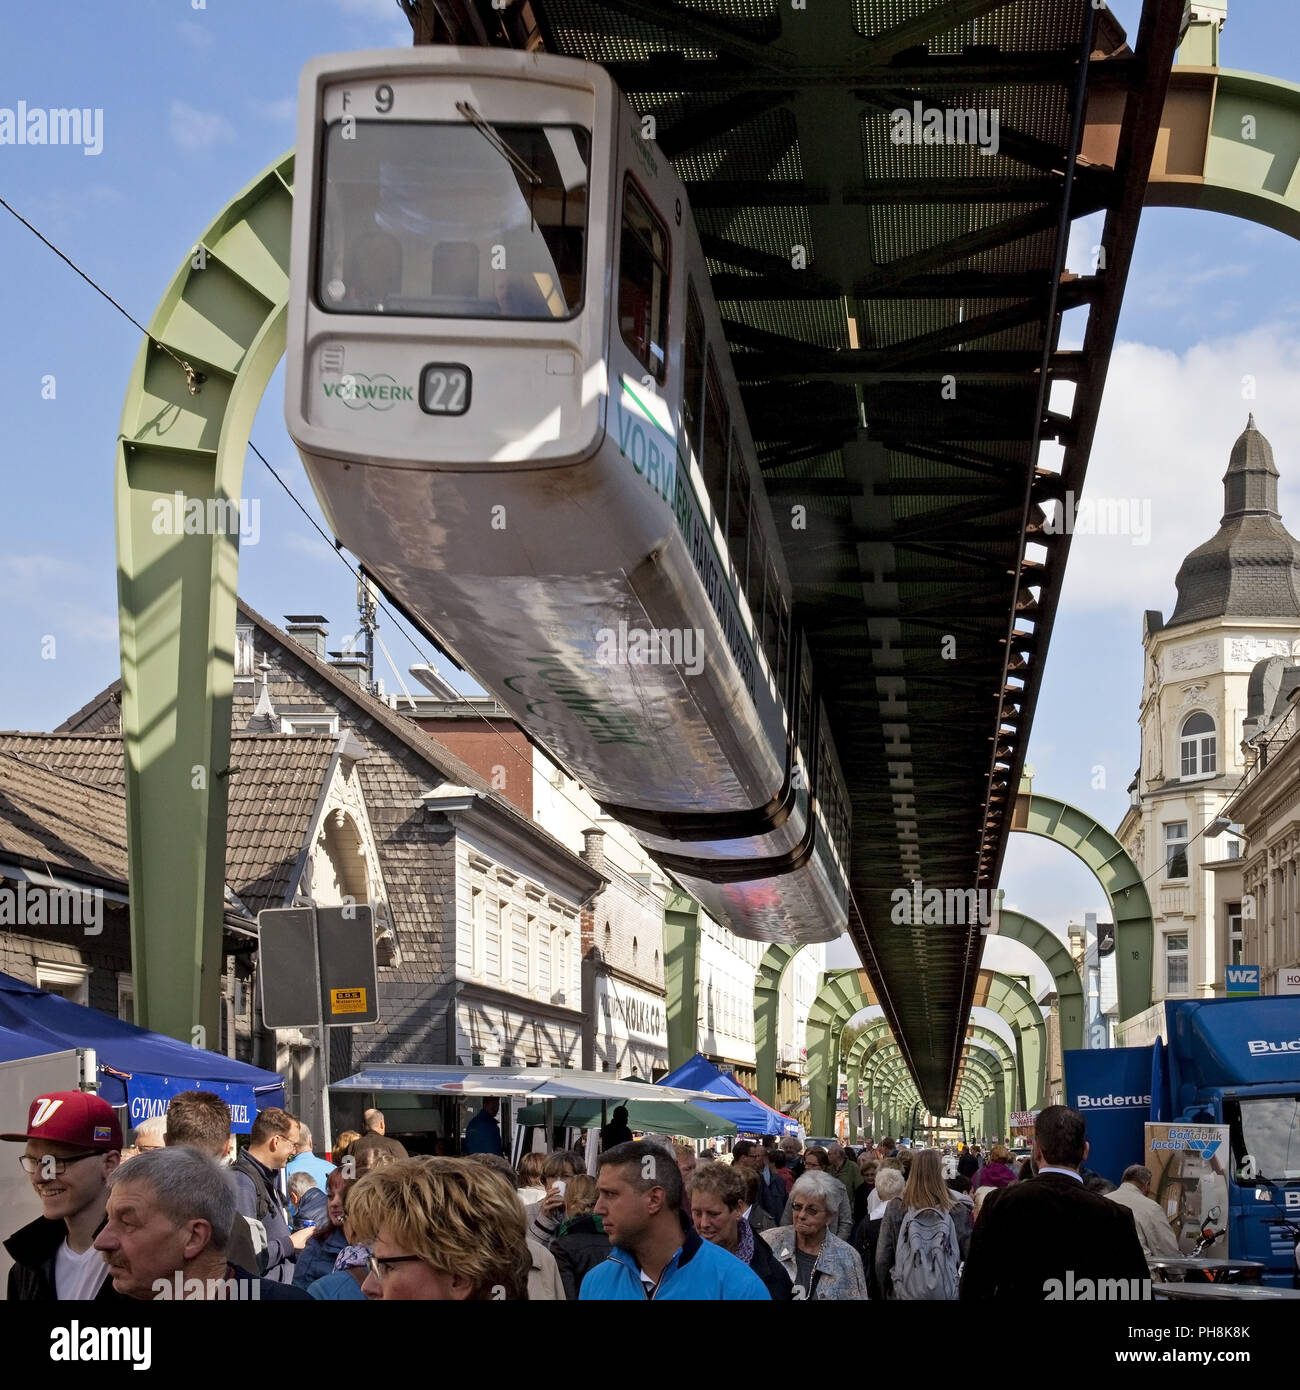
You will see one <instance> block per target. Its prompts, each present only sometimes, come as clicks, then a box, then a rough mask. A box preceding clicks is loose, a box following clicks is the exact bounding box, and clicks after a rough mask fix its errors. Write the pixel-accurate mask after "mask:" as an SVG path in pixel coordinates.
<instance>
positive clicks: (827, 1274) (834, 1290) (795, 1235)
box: [759, 1171, 868, 1301]
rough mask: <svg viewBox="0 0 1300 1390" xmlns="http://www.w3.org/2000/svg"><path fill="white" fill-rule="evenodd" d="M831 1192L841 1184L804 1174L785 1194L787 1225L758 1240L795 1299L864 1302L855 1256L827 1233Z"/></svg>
mask: <svg viewBox="0 0 1300 1390" xmlns="http://www.w3.org/2000/svg"><path fill="white" fill-rule="evenodd" d="M837 1189H838V1190H839V1192H841V1193H843V1191H844V1187H843V1184H841V1183H840V1181H839V1180H838V1179H837V1178H833V1177H832V1176H831V1175H830V1174H829V1173H822V1172H815V1171H812V1172H807V1173H805V1174H804V1175H803V1177H801V1178H800V1179H799V1180H798V1181H797V1182H796V1183H795V1185H794V1187H793V1189H792V1190H791V1192H790V1213H791V1217H792V1222H791V1224H790V1225H788V1226H775V1227H773V1228H772V1230H770V1231H764V1232H763V1233H762V1235H761V1236H760V1237H759V1239H760V1240H765V1241H766V1242H767V1244H768V1245H769V1246H770V1247H771V1250H772V1253H773V1254H774V1255H775V1256H776V1258H777V1260H778V1262H779V1263H780V1265H781V1267H782V1268H783V1269H784V1270H785V1272H786V1273H787V1274H788V1275H789V1276H790V1281H791V1283H792V1284H793V1285H794V1296H795V1298H796V1299H809V1298H815V1299H820V1300H823V1301H825V1300H830V1299H836V1300H840V1299H865V1298H867V1297H868V1294H867V1281H866V1277H865V1276H864V1274H863V1272H862V1260H861V1258H860V1257H859V1255H858V1252H857V1251H856V1250H855V1249H854V1248H853V1247H852V1246H851V1245H850V1244H849V1243H848V1242H847V1241H844V1240H841V1239H840V1238H839V1236H837V1235H836V1234H835V1233H834V1232H833V1231H832V1230H831V1222H832V1220H833V1219H834V1214H835V1211H836V1209H837V1200H836V1190H837Z"/></svg>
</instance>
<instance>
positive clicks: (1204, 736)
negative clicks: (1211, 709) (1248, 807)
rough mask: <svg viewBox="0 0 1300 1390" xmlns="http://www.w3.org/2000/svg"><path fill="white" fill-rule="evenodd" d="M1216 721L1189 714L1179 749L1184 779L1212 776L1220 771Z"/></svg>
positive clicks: (1184, 724) (1201, 715) (1202, 715)
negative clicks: (1215, 733) (1215, 729)
mask: <svg viewBox="0 0 1300 1390" xmlns="http://www.w3.org/2000/svg"><path fill="white" fill-rule="evenodd" d="M1216 744H1217V740H1216V738H1215V735H1214V720H1213V719H1211V718H1210V716H1209V715H1208V714H1189V715H1188V716H1187V718H1186V720H1184V722H1183V732H1182V734H1181V735H1180V736H1179V740H1178V747H1179V753H1180V755H1181V760H1182V775H1183V776H1184V777H1206V776H1212V775H1213V774H1214V773H1216V772H1217V771H1218V770H1219V764H1218V757H1217V747H1216Z"/></svg>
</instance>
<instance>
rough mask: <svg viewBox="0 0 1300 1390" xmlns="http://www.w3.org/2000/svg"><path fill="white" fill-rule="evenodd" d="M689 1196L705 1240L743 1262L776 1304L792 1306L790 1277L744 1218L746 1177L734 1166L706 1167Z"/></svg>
mask: <svg viewBox="0 0 1300 1390" xmlns="http://www.w3.org/2000/svg"><path fill="white" fill-rule="evenodd" d="M686 1193H687V1196H688V1197H689V1198H690V1202H691V1220H692V1221H693V1222H694V1223H695V1229H696V1230H697V1231H698V1232H699V1234H700V1236H701V1238H702V1239H704V1240H707V1241H708V1242H709V1243H710V1244H711V1245H720V1246H721V1247H722V1248H723V1249H724V1250H726V1251H728V1252H729V1253H730V1254H732V1255H734V1256H735V1257H736V1258H737V1259H738V1260H742V1261H743V1262H744V1263H745V1264H747V1265H748V1266H749V1267H750V1269H752V1270H753V1271H754V1273H755V1274H757V1275H758V1277H759V1278H760V1279H761V1280H762V1281H763V1284H764V1287H765V1288H766V1289H767V1291H768V1293H769V1294H771V1296H772V1298H773V1299H774V1300H775V1301H779V1302H786V1303H788V1302H789V1301H790V1299H791V1298H792V1297H793V1293H792V1290H791V1286H790V1276H789V1275H788V1274H787V1273H786V1271H785V1270H784V1269H783V1268H782V1267H781V1265H780V1263H779V1262H778V1261H777V1258H776V1256H775V1255H774V1254H773V1253H772V1251H771V1250H770V1249H769V1248H768V1247H767V1245H766V1244H765V1243H764V1242H763V1240H762V1239H761V1238H759V1237H758V1236H756V1235H755V1234H754V1228H753V1227H752V1226H751V1225H750V1224H749V1222H748V1221H746V1220H745V1218H744V1217H743V1216H742V1215H741V1212H743V1211H744V1209H745V1202H746V1193H745V1180H744V1177H743V1175H742V1173H741V1172H739V1171H737V1170H736V1169H735V1168H734V1167H732V1166H731V1165H730V1164H726V1163H702V1164H700V1165H699V1167H697V1168H696V1170H695V1172H694V1173H692V1174H691V1178H690V1181H689V1182H688V1183H687V1184H686Z"/></svg>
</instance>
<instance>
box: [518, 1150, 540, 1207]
mask: <svg viewBox="0 0 1300 1390" xmlns="http://www.w3.org/2000/svg"><path fill="white" fill-rule="evenodd" d="M545 1164H546V1155H545V1154H539V1153H526V1154H524V1156H523V1157H522V1158H521V1159H520V1160H519V1167H518V1168H517V1169H516V1170H515V1176H516V1178H517V1179H518V1180H519V1200H520V1201H521V1202H522V1203H523V1204H524V1206H526V1207H531V1206H532V1205H533V1203H534V1202H540V1201H541V1200H542V1199H543V1198H544V1197H545V1196H546V1184H545V1183H544V1182H543V1181H542V1168H543V1167H544V1166H545Z"/></svg>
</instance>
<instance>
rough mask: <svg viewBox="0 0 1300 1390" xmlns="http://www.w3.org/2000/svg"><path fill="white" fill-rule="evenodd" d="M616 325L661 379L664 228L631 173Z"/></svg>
mask: <svg viewBox="0 0 1300 1390" xmlns="http://www.w3.org/2000/svg"><path fill="white" fill-rule="evenodd" d="M618 326H619V330H620V331H621V332H622V334H623V341H624V342H625V343H626V344H627V345H628V347H629V348H631V349H632V352H633V353H634V354H635V355H636V359H637V361H638V362H640V363H641V365H642V366H643V367H644V368H645V369H646V371H648V372H649V373H650V374H651V375H652V376H653V377H654V378H655V380H656V381H663V379H664V377H665V375H666V374H667V370H668V357H667V348H666V344H667V342H668V231H667V228H666V227H665V226H664V224H663V223H662V222H661V221H660V220H659V218H658V217H656V216H655V214H654V213H653V212H651V210H650V208H649V206H648V205H647V204H646V202H645V200H644V199H643V198H642V197H641V195H640V194H639V193H638V192H637V190H636V186H635V185H634V184H633V182H632V179H631V177H630V176H629V177H628V178H627V179H626V180H625V181H624V184H623V231H622V237H621V241H620V246H619V258H618Z"/></svg>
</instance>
